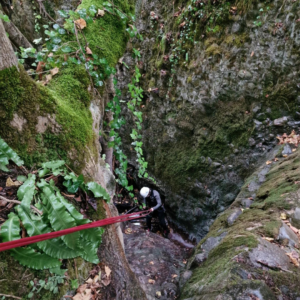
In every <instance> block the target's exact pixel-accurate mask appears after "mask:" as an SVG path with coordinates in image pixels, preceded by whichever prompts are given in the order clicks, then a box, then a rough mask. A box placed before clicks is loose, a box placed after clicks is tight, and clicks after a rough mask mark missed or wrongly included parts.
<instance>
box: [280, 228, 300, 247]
mask: <svg viewBox="0 0 300 300" xmlns="http://www.w3.org/2000/svg"><path fill="white" fill-rule="evenodd" d="M277 240H279V241H280V242H281V243H285V242H286V241H288V245H289V246H290V247H296V248H298V247H299V240H298V236H297V235H296V234H295V233H294V232H293V231H292V229H291V228H290V227H289V226H287V225H286V224H284V223H282V226H281V227H280V230H279V235H278V238H277Z"/></svg>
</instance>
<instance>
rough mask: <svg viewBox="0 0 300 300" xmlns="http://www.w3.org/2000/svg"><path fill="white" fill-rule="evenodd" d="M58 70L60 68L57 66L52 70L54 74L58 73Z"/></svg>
mask: <svg viewBox="0 0 300 300" xmlns="http://www.w3.org/2000/svg"><path fill="white" fill-rule="evenodd" d="M58 72H59V68H57V67H56V68H54V69H52V70H51V71H50V73H51V75H52V76H54V75H56V74H57V73H58Z"/></svg>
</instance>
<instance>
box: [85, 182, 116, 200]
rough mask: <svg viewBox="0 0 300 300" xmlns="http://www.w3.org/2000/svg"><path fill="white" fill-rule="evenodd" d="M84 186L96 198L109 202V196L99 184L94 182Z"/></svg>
mask: <svg viewBox="0 0 300 300" xmlns="http://www.w3.org/2000/svg"><path fill="white" fill-rule="evenodd" d="M86 186H87V188H88V189H89V190H90V191H91V192H93V194H94V196H95V197H96V198H103V199H105V200H106V201H109V200H110V196H109V194H108V193H107V191H106V190H105V189H104V188H103V187H102V186H101V185H100V184H98V183H96V182H89V183H87V184H86Z"/></svg>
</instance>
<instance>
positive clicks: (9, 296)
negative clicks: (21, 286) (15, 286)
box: [0, 294, 22, 300]
mask: <svg viewBox="0 0 300 300" xmlns="http://www.w3.org/2000/svg"><path fill="white" fill-rule="evenodd" d="M0 296H4V297H8V298H14V299H20V300H22V298H20V297H17V296H13V295H6V294H0Z"/></svg>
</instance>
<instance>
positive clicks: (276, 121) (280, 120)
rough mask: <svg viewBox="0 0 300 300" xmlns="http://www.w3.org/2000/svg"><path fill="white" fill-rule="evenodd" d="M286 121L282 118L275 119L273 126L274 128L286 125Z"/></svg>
mask: <svg viewBox="0 0 300 300" xmlns="http://www.w3.org/2000/svg"><path fill="white" fill-rule="evenodd" d="M287 121H288V118H287V117H282V118H279V119H275V120H274V125H275V126H283V125H284V124H286V123H287Z"/></svg>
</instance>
